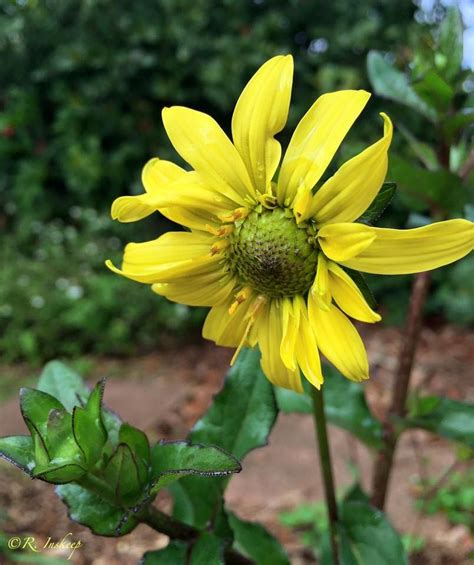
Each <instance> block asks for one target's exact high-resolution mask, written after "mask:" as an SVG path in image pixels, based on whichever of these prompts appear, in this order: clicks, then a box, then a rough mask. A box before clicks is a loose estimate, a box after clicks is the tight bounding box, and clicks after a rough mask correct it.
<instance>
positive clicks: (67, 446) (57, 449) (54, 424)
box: [45, 408, 83, 462]
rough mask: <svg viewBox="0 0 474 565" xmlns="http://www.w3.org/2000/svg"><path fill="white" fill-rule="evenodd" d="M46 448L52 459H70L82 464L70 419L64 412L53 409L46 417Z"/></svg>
mask: <svg viewBox="0 0 474 565" xmlns="http://www.w3.org/2000/svg"><path fill="white" fill-rule="evenodd" d="M45 443H46V447H47V449H48V453H49V457H50V459H51V460H53V459H70V460H74V461H76V462H79V461H80V462H82V461H83V456H82V452H81V450H80V449H79V446H78V445H77V443H76V441H75V439H74V435H73V433H72V417H71V414H69V412H66V410H64V409H62V410H58V409H56V408H55V409H53V410H51V411H50V413H49V416H48V422H47V426H46V438H45Z"/></svg>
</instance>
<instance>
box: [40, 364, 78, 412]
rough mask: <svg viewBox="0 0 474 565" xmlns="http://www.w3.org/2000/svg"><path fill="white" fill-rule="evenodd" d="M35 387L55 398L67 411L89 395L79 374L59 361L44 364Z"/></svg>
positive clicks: (70, 410)
mask: <svg viewBox="0 0 474 565" xmlns="http://www.w3.org/2000/svg"><path fill="white" fill-rule="evenodd" d="M37 389H38V390H41V391H43V392H47V393H48V394H50V395H51V396H54V397H55V398H57V399H58V400H59V401H60V402H61V403H62V404H63V406H64V408H66V410H68V411H69V412H72V409H73V408H74V406H77V405H79V404H81V403H85V401H86V400H87V398H88V396H89V390H88V389H87V387H86V385H85V384H84V381H83V380H82V378H81V376H80V375H79V374H77V373H76V372H75V371H73V370H72V369H70V368H69V367H68V366H67V365H64V363H61V362H60V361H50V362H49V363H47V364H46V366H45V367H44V369H43V372H42V373H41V376H40V379H39V381H38V386H37Z"/></svg>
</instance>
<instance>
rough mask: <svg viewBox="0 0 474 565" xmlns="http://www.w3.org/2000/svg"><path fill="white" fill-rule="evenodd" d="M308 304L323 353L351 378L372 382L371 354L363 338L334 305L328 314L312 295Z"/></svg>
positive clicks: (311, 321)
mask: <svg viewBox="0 0 474 565" xmlns="http://www.w3.org/2000/svg"><path fill="white" fill-rule="evenodd" d="M308 305H309V320H310V323H311V325H312V327H313V328H314V331H315V333H316V338H317V340H318V347H319V349H320V351H321V353H323V355H325V356H326V358H327V359H328V361H330V362H331V363H332V364H333V365H334V366H335V367H336V368H337V369H338V370H339V371H340V372H341V373H342V374H343V375H344V376H345V377H347V378H348V379H350V380H352V381H363V380H365V379H368V378H369V362H368V360H367V353H366V351H365V347H364V344H363V343H362V339H361V338H360V335H359V334H358V332H357V330H356V329H355V327H354V326H353V325H352V323H351V322H350V321H349V319H348V318H347V317H346V316H345V315H344V314H343V313H342V312H341V311H340V310H339V309H338V308H337V307H336V306H335V305H334V304H332V305H331V307H330V309H329V310H327V311H326V310H322V309H321V308H319V307H318V305H317V304H316V302H315V300H314V298H313V297H312V295H311V293H310V294H309V297H308Z"/></svg>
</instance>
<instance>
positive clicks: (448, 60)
mask: <svg viewBox="0 0 474 565" xmlns="http://www.w3.org/2000/svg"><path fill="white" fill-rule="evenodd" d="M439 31H440V34H439V51H440V52H441V53H442V54H443V55H444V56H445V57H444V60H443V63H442V64H441V65H440V69H439V70H440V71H441V72H442V73H443V76H445V77H446V79H447V80H453V79H455V77H456V75H457V74H458V73H459V72H460V70H461V65H462V57H463V32H464V29H463V24H462V20H461V14H460V12H459V9H458V8H457V7H451V8H449V9H448V10H447V12H446V16H445V18H444V20H443V21H442V22H441V25H440V30H439Z"/></svg>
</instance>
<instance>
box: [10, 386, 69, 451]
mask: <svg viewBox="0 0 474 565" xmlns="http://www.w3.org/2000/svg"><path fill="white" fill-rule="evenodd" d="M20 409H21V413H22V416H23V419H24V420H25V423H26V425H27V426H28V428H29V430H30V433H31V434H32V435H33V433H34V431H37V433H39V434H40V435H41V437H42V439H43V440H44V439H45V438H46V435H47V426H48V418H49V413H50V412H51V410H60V411H61V410H64V406H63V405H62V404H61V402H59V400H57V399H56V398H54V397H53V396H51V395H50V394H47V393H46V392H41V391H39V390H35V389H33V388H21V389H20Z"/></svg>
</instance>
